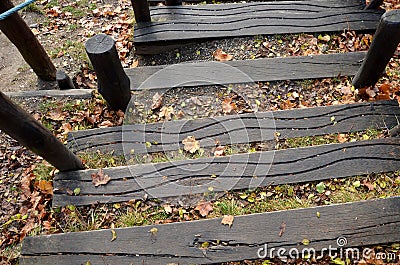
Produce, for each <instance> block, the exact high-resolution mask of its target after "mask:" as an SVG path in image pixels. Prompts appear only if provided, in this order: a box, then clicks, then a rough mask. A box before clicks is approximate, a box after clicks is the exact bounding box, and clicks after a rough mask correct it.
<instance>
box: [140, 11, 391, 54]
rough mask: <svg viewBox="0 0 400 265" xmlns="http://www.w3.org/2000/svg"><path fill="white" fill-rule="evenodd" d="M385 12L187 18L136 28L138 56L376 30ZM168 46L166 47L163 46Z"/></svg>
mask: <svg viewBox="0 0 400 265" xmlns="http://www.w3.org/2000/svg"><path fill="white" fill-rule="evenodd" d="M382 14H383V11H382V10H347V11H342V10H338V11H336V12H335V11H321V12H316V13H311V12H310V13H295V12H285V13H279V12H273V13H272V14H270V15H263V14H258V13H254V14H243V15H240V16H228V17H221V16H219V15H217V16H215V17H213V18H211V17H210V18H201V17H200V18H198V17H194V18H185V19H176V20H169V21H159V22H148V23H139V24H136V25H135V29H134V31H135V33H134V42H135V47H136V53H138V54H155V53H159V52H160V51H162V50H163V49H165V47H167V48H170V47H168V46H173V45H177V44H184V43H185V41H186V42H194V41H198V40H205V39H214V38H227V37H244V36H255V35H273V34H296V33H316V32H341V31H343V30H356V31H374V30H375V29H376V27H377V25H378V22H379V20H380V17H381V15H382ZM163 46H164V47H163Z"/></svg>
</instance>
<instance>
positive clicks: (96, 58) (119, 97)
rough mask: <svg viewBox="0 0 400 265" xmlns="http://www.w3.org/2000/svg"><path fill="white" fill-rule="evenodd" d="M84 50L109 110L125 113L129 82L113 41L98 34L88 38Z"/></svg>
mask: <svg viewBox="0 0 400 265" xmlns="http://www.w3.org/2000/svg"><path fill="white" fill-rule="evenodd" d="M85 48H86V52H87V54H88V56H89V59H90V61H91V62H92V65H93V68H94V71H95V72H96V75H97V84H98V90H99V92H100V94H101V95H102V96H103V97H104V99H105V100H106V101H107V103H108V104H109V106H110V107H111V109H113V110H122V111H125V109H126V107H127V106H128V103H129V101H130V99H131V90H130V81H129V78H128V76H127V75H126V73H125V71H124V69H123V68H122V64H121V61H120V60H119V57H118V52H117V49H116V48H115V41H114V40H113V39H112V38H111V37H110V36H107V35H105V34H99V35H96V36H94V37H92V38H90V39H89V40H88V41H87V42H86V43H85Z"/></svg>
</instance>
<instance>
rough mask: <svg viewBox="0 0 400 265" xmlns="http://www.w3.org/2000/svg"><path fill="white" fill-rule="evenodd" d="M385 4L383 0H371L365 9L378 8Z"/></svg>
mask: <svg viewBox="0 0 400 265" xmlns="http://www.w3.org/2000/svg"><path fill="white" fill-rule="evenodd" d="M382 4H383V0H371V1H370V2H369V4H368V5H367V6H366V7H365V9H378V8H379V7H380V6H381V5H382Z"/></svg>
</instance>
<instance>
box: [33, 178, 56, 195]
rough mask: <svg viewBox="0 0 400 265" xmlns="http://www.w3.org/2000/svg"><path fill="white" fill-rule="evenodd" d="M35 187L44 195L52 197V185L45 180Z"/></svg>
mask: <svg viewBox="0 0 400 265" xmlns="http://www.w3.org/2000/svg"><path fill="white" fill-rule="evenodd" d="M37 186H38V187H39V189H40V190H41V191H42V192H43V193H44V194H51V195H53V185H52V184H51V182H50V181H47V180H39V182H38V184H37Z"/></svg>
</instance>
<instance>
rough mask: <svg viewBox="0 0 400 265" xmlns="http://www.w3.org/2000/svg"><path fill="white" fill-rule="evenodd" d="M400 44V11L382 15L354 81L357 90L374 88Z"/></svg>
mask: <svg viewBox="0 0 400 265" xmlns="http://www.w3.org/2000/svg"><path fill="white" fill-rule="evenodd" d="M399 42H400V10H391V11H388V12H386V13H385V14H383V15H382V18H381V20H380V22H379V25H378V28H377V29H376V32H375V35H374V38H373V40H372V44H371V46H370V47H369V50H368V53H367V55H366V57H365V59H364V62H363V64H362V65H361V67H360V69H359V70H358V72H357V74H356V76H355V77H354V79H353V85H354V87H355V88H362V87H368V86H374V85H375V84H376V82H378V80H379V78H380V77H381V75H382V73H383V72H384V71H385V68H386V65H387V64H388V62H389V60H390V58H392V56H393V54H394V52H395V51H396V49H397V45H398V44H399Z"/></svg>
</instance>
